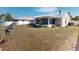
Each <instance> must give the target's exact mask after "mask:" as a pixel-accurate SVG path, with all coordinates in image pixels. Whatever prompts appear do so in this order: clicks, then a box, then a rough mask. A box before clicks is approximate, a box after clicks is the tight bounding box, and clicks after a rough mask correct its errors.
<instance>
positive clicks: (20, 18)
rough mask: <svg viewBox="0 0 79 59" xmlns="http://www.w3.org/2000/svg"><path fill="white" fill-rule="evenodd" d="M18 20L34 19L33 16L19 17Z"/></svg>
mask: <svg viewBox="0 0 79 59" xmlns="http://www.w3.org/2000/svg"><path fill="white" fill-rule="evenodd" d="M17 20H34V19H33V18H32V17H19V18H17Z"/></svg>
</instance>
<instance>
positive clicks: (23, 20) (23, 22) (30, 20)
mask: <svg viewBox="0 0 79 59" xmlns="http://www.w3.org/2000/svg"><path fill="white" fill-rule="evenodd" d="M15 21H17V25H28V24H32V23H34V19H33V18H30V17H20V18H17V19H16V20H15Z"/></svg>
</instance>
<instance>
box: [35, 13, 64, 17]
mask: <svg viewBox="0 0 79 59" xmlns="http://www.w3.org/2000/svg"><path fill="white" fill-rule="evenodd" d="M64 14H65V13H62V14H61V15H58V14H57V13H56V14H45V15H39V16H35V18H46V17H47V18H62V17H63V15H64Z"/></svg>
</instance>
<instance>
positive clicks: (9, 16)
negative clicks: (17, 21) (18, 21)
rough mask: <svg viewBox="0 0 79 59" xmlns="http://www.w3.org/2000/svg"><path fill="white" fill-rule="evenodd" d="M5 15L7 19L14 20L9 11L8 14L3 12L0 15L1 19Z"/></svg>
mask: <svg viewBox="0 0 79 59" xmlns="http://www.w3.org/2000/svg"><path fill="white" fill-rule="evenodd" d="M3 16H5V17H6V19H7V21H12V20H13V18H12V16H11V15H10V14H9V13H7V14H1V15H0V19H1V18H2V17H3Z"/></svg>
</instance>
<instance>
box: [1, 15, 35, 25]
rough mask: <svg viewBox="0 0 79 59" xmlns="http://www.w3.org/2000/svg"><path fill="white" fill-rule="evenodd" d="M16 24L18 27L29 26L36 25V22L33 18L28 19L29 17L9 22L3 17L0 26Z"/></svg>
mask: <svg viewBox="0 0 79 59" xmlns="http://www.w3.org/2000/svg"><path fill="white" fill-rule="evenodd" d="M14 22H16V25H28V24H32V23H34V20H33V19H32V18H28V17H20V18H18V19H16V20H13V21H7V19H6V17H5V16H3V17H2V19H1V20H0V25H1V26H9V25H11V24H12V23H14Z"/></svg>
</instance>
